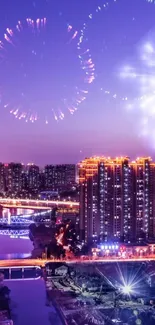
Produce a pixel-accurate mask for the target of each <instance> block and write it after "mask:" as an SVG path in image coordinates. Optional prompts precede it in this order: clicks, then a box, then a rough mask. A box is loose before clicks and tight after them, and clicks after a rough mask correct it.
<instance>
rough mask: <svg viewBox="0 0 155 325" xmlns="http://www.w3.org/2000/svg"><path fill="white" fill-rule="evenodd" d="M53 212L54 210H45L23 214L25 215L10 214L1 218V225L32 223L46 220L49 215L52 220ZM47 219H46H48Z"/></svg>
mask: <svg viewBox="0 0 155 325" xmlns="http://www.w3.org/2000/svg"><path fill="white" fill-rule="evenodd" d="M51 214H52V210H45V211H42V212H37V213H31V214H23V215H17V216H10V217H9V218H8V217H4V218H0V225H7V224H9V225H17V224H18V225H23V224H24V225H30V224H31V223H33V222H35V221H40V220H44V219H46V218H47V217H48V218H47V220H49V221H50V216H51ZM47 220H46V221H47Z"/></svg>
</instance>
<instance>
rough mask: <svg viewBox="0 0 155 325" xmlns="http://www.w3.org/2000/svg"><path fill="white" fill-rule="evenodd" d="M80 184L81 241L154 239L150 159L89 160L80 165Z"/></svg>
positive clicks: (154, 174)
mask: <svg viewBox="0 0 155 325" xmlns="http://www.w3.org/2000/svg"><path fill="white" fill-rule="evenodd" d="M79 181H80V230H81V238H83V239H84V240H85V241H90V240H92V239H100V241H103V240H104V241H109V240H122V241H124V242H126V243H130V242H133V241H138V242H141V241H142V240H144V239H145V238H149V237H150V238H153V236H154V234H155V231H154V230H155V229H154V217H155V211H154V209H153V206H154V198H153V191H154V188H155V168H154V164H152V162H151V160H150V159H149V158H141V159H138V160H137V161H136V162H131V163H130V162H129V158H128V157H120V158H115V159H111V158H105V157H93V158H88V159H85V160H84V161H82V162H81V163H80V164H79Z"/></svg>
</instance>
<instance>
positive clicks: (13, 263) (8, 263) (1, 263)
mask: <svg viewBox="0 0 155 325" xmlns="http://www.w3.org/2000/svg"><path fill="white" fill-rule="evenodd" d="M146 261H148V262H149V261H155V256H153V257H143V258H136V257H135V258H126V259H125V258H122V259H120V258H119V259H118V258H110V259H108V258H106V259H105V258H104V259H96V260H93V259H84V260H83V259H72V260H67V259H66V260H65V259H64V260H57V259H54V260H53V259H52V260H50V259H48V260H46V259H15V260H0V268H2V267H24V266H30V267H31V266H32V267H33V266H41V267H43V266H45V265H46V263H49V262H51V263H56V262H61V263H63V262H64V263H66V264H76V263H77V264H79V263H81V264H96V263H121V262H146Z"/></svg>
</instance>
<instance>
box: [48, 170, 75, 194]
mask: <svg viewBox="0 0 155 325" xmlns="http://www.w3.org/2000/svg"><path fill="white" fill-rule="evenodd" d="M75 172H76V171H75V165H47V166H45V171H44V175H45V189H46V190H54V191H59V190H60V191H61V190H65V189H67V188H68V187H70V186H73V185H74V184H75Z"/></svg>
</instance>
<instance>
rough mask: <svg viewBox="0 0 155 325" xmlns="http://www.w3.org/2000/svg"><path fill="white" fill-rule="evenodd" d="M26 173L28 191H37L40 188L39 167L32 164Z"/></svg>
mask: <svg viewBox="0 0 155 325" xmlns="http://www.w3.org/2000/svg"><path fill="white" fill-rule="evenodd" d="M27 167H28V172H27V180H28V189H29V190H30V191H38V190H39V187H40V171H39V167H38V166H36V165H34V164H29V165H28V166H27Z"/></svg>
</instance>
